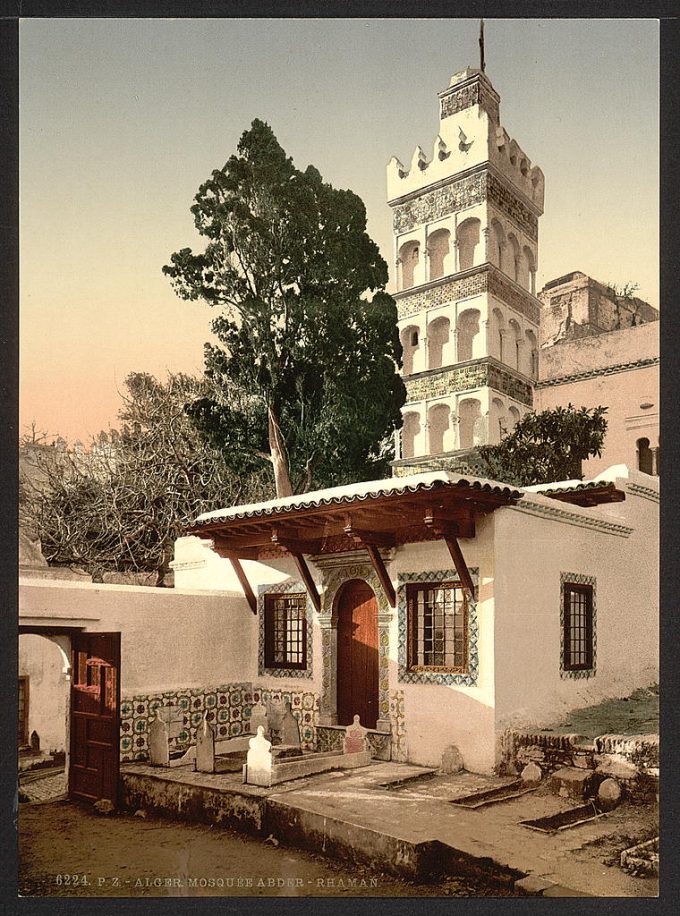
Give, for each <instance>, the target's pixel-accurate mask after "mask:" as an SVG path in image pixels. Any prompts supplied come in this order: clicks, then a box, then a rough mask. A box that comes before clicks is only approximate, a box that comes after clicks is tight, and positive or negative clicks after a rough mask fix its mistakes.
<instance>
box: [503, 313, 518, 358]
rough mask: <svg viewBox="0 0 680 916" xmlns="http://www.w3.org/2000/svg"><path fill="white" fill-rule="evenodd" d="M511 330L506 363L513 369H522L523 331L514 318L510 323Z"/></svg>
mask: <svg viewBox="0 0 680 916" xmlns="http://www.w3.org/2000/svg"><path fill="white" fill-rule="evenodd" d="M508 328H509V335H508V336H509V337H510V341H509V343H508V350H509V352H508V353H507V354H505V358H504V360H503V361H504V362H505V363H506V364H507V365H508V366H512V368H513V369H521V366H520V342H521V340H522V330H521V328H520V326H519V324H518V323H517V322H516V321H515V319H514V318H511V319H510V321H509V322H508Z"/></svg>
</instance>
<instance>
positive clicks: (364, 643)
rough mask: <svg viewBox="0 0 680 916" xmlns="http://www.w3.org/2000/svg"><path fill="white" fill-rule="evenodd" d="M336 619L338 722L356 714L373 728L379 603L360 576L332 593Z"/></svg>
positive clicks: (344, 722) (376, 711)
mask: <svg viewBox="0 0 680 916" xmlns="http://www.w3.org/2000/svg"><path fill="white" fill-rule="evenodd" d="M335 616H336V618H337V640H338V642H337V704H338V705H337V714H338V725H351V723H352V721H353V719H354V716H355V715H358V716H359V719H360V720H361V724H362V725H363V726H364V727H365V728H375V727H376V725H377V723H378V715H379V709H378V705H379V695H378V602H377V599H376V596H375V592H374V591H373V589H372V588H371V586H370V585H369V584H368V583H367V582H366V581H364V580H363V579H350V580H349V581H347V582H345V583H344V584H343V585H342V586H341V587H340V589H339V590H338V593H337V594H336V596H335Z"/></svg>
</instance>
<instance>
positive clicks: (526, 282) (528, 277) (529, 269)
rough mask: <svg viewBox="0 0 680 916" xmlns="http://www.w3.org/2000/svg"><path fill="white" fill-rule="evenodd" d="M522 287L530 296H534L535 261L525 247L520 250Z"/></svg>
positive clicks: (532, 254) (531, 253)
mask: <svg viewBox="0 0 680 916" xmlns="http://www.w3.org/2000/svg"><path fill="white" fill-rule="evenodd" d="M522 270H523V279H522V286H523V287H524V288H525V289H528V290H529V292H530V293H531V295H532V296H535V295H536V259H535V258H534V253H533V251H532V250H531V248H529V247H528V246H527V245H525V246H524V248H523V249H522Z"/></svg>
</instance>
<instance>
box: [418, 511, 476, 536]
mask: <svg viewBox="0 0 680 916" xmlns="http://www.w3.org/2000/svg"><path fill="white" fill-rule="evenodd" d="M423 524H424V525H425V527H426V528H429V529H430V530H431V531H433V532H434V533H435V534H436V535H438V536H439V537H445V536H446V537H453V538H473V537H474V536H475V517H474V514H473V513H472V512H471V511H470V510H465V511H464V512H463V513H462V514H460V515H458V516H456V518H454V519H451V518H441V516H439V515H437V513H436V511H435V510H434V509H426V510H425V512H424V514H423Z"/></svg>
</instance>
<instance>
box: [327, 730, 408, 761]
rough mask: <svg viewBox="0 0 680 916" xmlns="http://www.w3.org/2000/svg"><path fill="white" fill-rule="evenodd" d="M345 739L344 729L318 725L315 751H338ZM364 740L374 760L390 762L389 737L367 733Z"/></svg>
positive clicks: (390, 740)
mask: <svg viewBox="0 0 680 916" xmlns="http://www.w3.org/2000/svg"><path fill="white" fill-rule="evenodd" d="M344 737H345V729H344V728H338V726H337V725H336V726H331V725H319V726H317V729H316V749H317V751H319V752H323V751H340V750H342V743H343V739H344ZM366 740H367V741H368V743H369V744H370V745H371V748H372V749H373V756H374V757H375V758H376V760H390V759H394V758H393V757H392V758H391V744H392V739H391V736H390V735H386V734H381V733H380V732H375V731H369V732H368V733H367V735H366Z"/></svg>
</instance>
